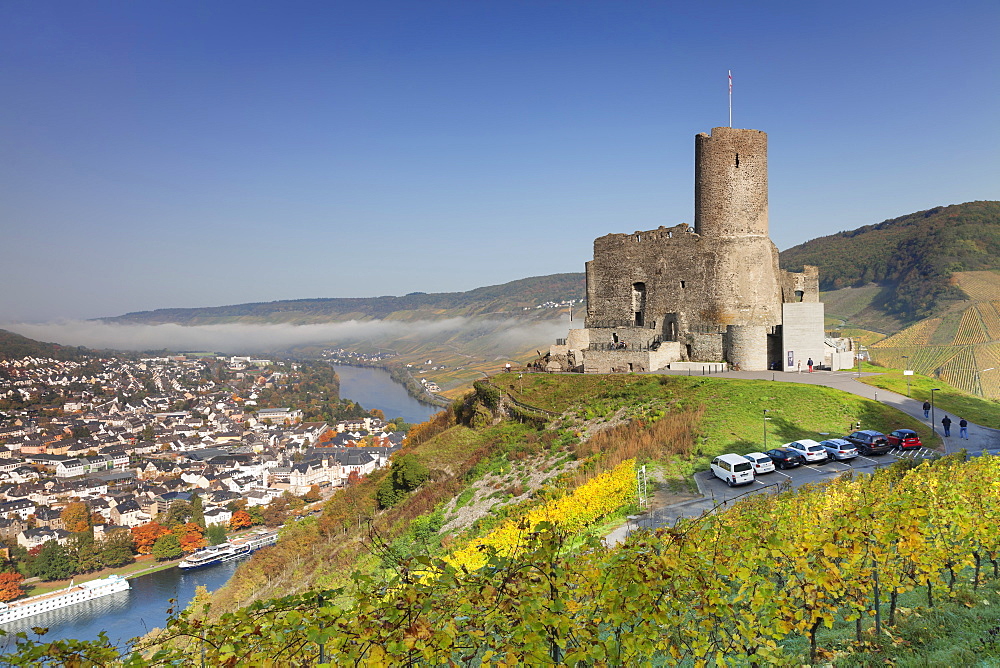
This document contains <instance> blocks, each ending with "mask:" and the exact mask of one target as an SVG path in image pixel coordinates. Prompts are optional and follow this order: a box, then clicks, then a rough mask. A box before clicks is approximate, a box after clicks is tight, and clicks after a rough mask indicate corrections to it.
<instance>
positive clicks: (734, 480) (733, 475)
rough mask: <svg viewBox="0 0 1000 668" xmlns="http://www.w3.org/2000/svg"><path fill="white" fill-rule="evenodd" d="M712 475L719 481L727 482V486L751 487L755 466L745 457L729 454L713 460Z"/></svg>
mask: <svg viewBox="0 0 1000 668" xmlns="http://www.w3.org/2000/svg"><path fill="white" fill-rule="evenodd" d="M712 475H714V476H715V477H716V478H718V479H719V480H725V481H726V484H727V485H729V486H730V487H732V486H733V485H749V484H750V483H752V482H753V480H754V476H753V464H751V463H750V460H749V459H747V458H746V457H744V456H743V455H737V454H734V453H729V454H726V455H719V456H718V457H716V458H715V459H713V460H712Z"/></svg>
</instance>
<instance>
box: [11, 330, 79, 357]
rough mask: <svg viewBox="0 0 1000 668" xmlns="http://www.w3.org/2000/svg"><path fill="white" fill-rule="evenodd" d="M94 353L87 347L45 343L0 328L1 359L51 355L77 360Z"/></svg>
mask: <svg viewBox="0 0 1000 668" xmlns="http://www.w3.org/2000/svg"><path fill="white" fill-rule="evenodd" d="M90 354H92V353H91V352H90V351H88V350H87V349H86V348H75V347H72V346H61V345H59V344H58V343H43V342H41V341H35V340H34V339H29V338H28V337H26V336H21V335H20V334H15V333H14V332H8V331H7V330H5V329H0V359H20V358H22V357H50V358H52V359H57V360H77V359H82V358H84V357H87V356H89V355H90Z"/></svg>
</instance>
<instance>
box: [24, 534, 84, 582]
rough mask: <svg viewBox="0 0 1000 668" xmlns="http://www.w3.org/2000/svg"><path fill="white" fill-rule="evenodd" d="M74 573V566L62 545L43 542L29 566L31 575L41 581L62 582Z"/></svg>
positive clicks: (53, 542)
mask: <svg viewBox="0 0 1000 668" xmlns="http://www.w3.org/2000/svg"><path fill="white" fill-rule="evenodd" d="M75 572H76V564H75V563H73V559H72V557H71V556H70V555H69V553H68V552H67V551H66V548H64V547H63V546H62V545H60V544H59V543H57V542H56V541H54V540H48V541H45V544H44V545H42V549H41V550H39V551H38V556H37V557H35V560H34V562H32V564H31V574H32V575H34V576H35V577H36V578H41V579H42V580H64V579H66V578H68V577H69V576H71V575H73V573H75Z"/></svg>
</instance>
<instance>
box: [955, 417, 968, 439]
mask: <svg viewBox="0 0 1000 668" xmlns="http://www.w3.org/2000/svg"><path fill="white" fill-rule="evenodd" d="M958 437H959V438H964V439H965V440H969V421H968V420H966V419H965V418H962V419H961V420H959V421H958Z"/></svg>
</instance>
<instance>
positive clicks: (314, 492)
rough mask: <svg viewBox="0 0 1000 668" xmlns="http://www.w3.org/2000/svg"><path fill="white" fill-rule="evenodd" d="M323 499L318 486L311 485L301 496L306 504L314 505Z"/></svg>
mask: <svg viewBox="0 0 1000 668" xmlns="http://www.w3.org/2000/svg"><path fill="white" fill-rule="evenodd" d="M322 498H323V495H322V493H321V492H320V491H319V485H312V486H310V487H309V491H308V492H306V493H305V494H303V495H302V500H303V501H305V502H306V503H315V502H316V501H319V500H320V499H322Z"/></svg>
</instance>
